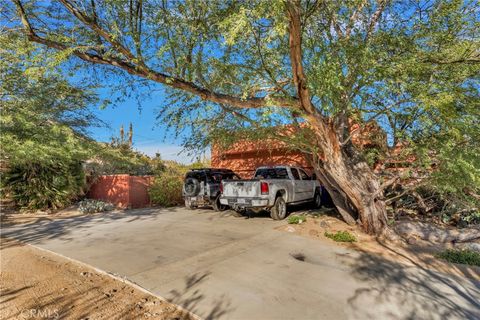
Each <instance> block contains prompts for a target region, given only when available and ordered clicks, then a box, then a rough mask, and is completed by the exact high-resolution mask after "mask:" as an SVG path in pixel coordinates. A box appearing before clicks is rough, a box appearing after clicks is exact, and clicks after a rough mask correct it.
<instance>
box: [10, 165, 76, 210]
mask: <svg viewBox="0 0 480 320" xmlns="http://www.w3.org/2000/svg"><path fill="white" fill-rule="evenodd" d="M84 185H85V178H84V174H83V169H82V165H81V163H80V162H74V163H64V162H60V161H59V162H53V163H39V162H38V163H37V162H28V163H16V164H11V165H10V166H9V167H8V170H7V171H6V172H5V173H3V174H2V179H1V189H2V194H10V195H11V197H12V199H13V200H14V201H15V204H16V206H17V207H19V208H21V209H27V210H38V209H60V208H63V207H65V206H67V205H69V204H70V203H71V202H72V201H73V200H74V199H76V198H77V196H79V195H80V194H81V193H82V189H83V187H84Z"/></svg>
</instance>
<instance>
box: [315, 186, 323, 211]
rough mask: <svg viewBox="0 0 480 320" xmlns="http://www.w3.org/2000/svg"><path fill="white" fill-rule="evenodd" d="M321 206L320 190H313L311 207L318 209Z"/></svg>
mask: <svg viewBox="0 0 480 320" xmlns="http://www.w3.org/2000/svg"><path fill="white" fill-rule="evenodd" d="M321 206H322V194H321V193H320V190H319V189H317V190H315V194H314V195H313V207H314V208H315V209H319V208H320V207H321Z"/></svg>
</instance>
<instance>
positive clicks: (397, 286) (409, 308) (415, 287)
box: [338, 245, 480, 319]
mask: <svg viewBox="0 0 480 320" xmlns="http://www.w3.org/2000/svg"><path fill="white" fill-rule="evenodd" d="M384 246H385V245H384ZM385 247H386V249H387V250H392V251H393V252H394V253H396V254H399V255H401V256H402V257H403V258H405V259H408V260H410V262H411V263H412V264H413V266H411V267H408V266H406V265H405V264H402V263H396V262H392V261H390V260H386V259H384V258H382V257H380V256H376V255H373V254H369V253H361V254H360V255H359V256H357V257H355V258H354V257H351V256H349V255H343V254H338V258H339V259H340V261H341V262H342V263H344V264H346V265H349V266H350V267H351V268H352V271H351V273H352V275H353V276H354V277H355V278H357V279H358V280H360V281H362V282H364V283H365V286H364V287H362V288H359V289H357V290H355V292H354V293H353V294H352V295H351V296H350V297H349V298H348V305H349V307H350V308H351V309H352V312H353V314H355V315H356V317H357V318H359V319H367V318H371V319H377V318H379V317H380V318H388V319H479V318H480V282H479V281H477V280H474V279H468V278H463V277H456V276H452V275H449V274H444V273H440V272H435V271H432V270H429V269H426V268H424V267H422V266H421V265H419V264H418V263H416V262H415V261H413V260H411V259H410V258H409V257H407V256H405V255H402V254H401V253H399V252H396V251H395V249H394V248H392V247H389V246H385ZM368 305H371V308H366V307H365V306H368ZM384 306H390V307H388V308H387V307H384Z"/></svg>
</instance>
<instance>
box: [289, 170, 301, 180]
mask: <svg viewBox="0 0 480 320" xmlns="http://www.w3.org/2000/svg"><path fill="white" fill-rule="evenodd" d="M291 170H292V176H293V179H294V180H300V175H299V174H298V170H297V169H295V168H291Z"/></svg>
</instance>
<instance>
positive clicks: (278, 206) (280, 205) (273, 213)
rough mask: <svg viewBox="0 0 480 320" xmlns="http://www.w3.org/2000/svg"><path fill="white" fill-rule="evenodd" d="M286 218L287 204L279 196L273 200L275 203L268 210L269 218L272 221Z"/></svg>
mask: <svg viewBox="0 0 480 320" xmlns="http://www.w3.org/2000/svg"><path fill="white" fill-rule="evenodd" d="M286 216H287V203H286V202H285V200H284V199H283V198H282V197H281V196H280V197H277V198H276V199H275V203H274V205H273V207H272V209H270V217H271V218H272V219H273V220H283V219H285V217H286Z"/></svg>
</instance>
